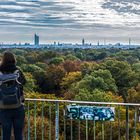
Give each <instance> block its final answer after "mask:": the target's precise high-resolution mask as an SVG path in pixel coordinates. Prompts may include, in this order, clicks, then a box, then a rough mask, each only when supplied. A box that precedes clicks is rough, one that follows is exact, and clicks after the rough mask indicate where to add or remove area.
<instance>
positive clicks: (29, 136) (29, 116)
mask: <svg viewBox="0 0 140 140" xmlns="http://www.w3.org/2000/svg"><path fill="white" fill-rule="evenodd" d="M28 140H30V103H29V101H28Z"/></svg>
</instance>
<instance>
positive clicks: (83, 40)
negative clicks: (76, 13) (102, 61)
mask: <svg viewBox="0 0 140 140" xmlns="http://www.w3.org/2000/svg"><path fill="white" fill-rule="evenodd" d="M82 45H83V46H84V45H85V39H84V38H83V39H82Z"/></svg>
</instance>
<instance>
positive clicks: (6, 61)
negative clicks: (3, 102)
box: [0, 51, 26, 140]
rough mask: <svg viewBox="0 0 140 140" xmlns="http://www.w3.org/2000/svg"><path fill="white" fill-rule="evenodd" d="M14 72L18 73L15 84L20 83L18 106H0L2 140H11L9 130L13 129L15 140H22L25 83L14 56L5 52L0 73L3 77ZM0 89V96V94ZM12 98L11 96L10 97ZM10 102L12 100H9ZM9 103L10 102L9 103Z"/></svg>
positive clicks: (0, 65)
mask: <svg viewBox="0 0 140 140" xmlns="http://www.w3.org/2000/svg"><path fill="white" fill-rule="evenodd" d="M15 71H18V78H17V79H16V81H17V83H20V86H19V89H20V90H19V91H20V94H19V95H20V97H19V98H20V104H19V105H18V106H16V107H15V108H14V106H13V108H12V105H11V107H10V106H7V107H5V108H4V107H3V108H1V106H0V122H1V125H2V140H10V139H11V130H12V128H13V129H14V137H15V140H23V128H24V118H25V111H24V105H23V102H24V98H23V85H25V83H26V79H25V77H24V75H23V73H22V71H21V70H20V68H19V67H17V66H16V58H15V55H14V54H13V53H11V52H8V51H7V52H5V53H4V54H3V57H2V60H1V64H0V72H1V73H2V74H3V75H4V74H5V75H6V74H7V75H8V74H12V73H14V72H15ZM1 91H2V90H1V89H0V94H2V93H1ZM11 97H12V96H11ZM11 100H12V98H11ZM9 102H10V101H9Z"/></svg>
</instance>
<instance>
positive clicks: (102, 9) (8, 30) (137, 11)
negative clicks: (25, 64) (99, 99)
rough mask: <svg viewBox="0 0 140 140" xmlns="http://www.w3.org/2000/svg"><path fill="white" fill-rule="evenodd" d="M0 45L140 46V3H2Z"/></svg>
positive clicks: (58, 0) (86, 0) (103, 0)
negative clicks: (36, 38)
mask: <svg viewBox="0 0 140 140" xmlns="http://www.w3.org/2000/svg"><path fill="white" fill-rule="evenodd" d="M0 28H1V30H0V42H3V43H15V42H16V43H19V42H21V43H25V42H29V43H33V34H38V35H39V36H40V42H41V43H53V42H54V41H56V42H58V41H59V42H66V43H67V42H72V43H79V42H81V39H82V38H85V40H86V41H87V42H88V43H94V44H96V43H97V42H98V41H100V42H101V43H102V44H103V43H104V39H105V40H106V42H108V43H112V44H114V43H118V42H120V43H123V44H128V42H129V38H131V42H132V43H133V44H140V1H139V0H133V1H131V0H121V1H116V0H108V1H106V0H96V1H95V0H76V1H75V0H51V1H47V0H7V1H2V0H0Z"/></svg>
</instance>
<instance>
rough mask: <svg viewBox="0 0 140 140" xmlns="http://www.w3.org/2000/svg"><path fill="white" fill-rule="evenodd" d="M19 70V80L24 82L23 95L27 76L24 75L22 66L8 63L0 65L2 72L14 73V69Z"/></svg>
mask: <svg viewBox="0 0 140 140" xmlns="http://www.w3.org/2000/svg"><path fill="white" fill-rule="evenodd" d="M16 70H19V75H20V76H19V78H18V81H19V82H20V83H21V84H22V85H21V95H23V85H25V83H26V79H25V76H24V75H23V73H22V71H21V70H20V68H18V67H17V66H16V65H15V64H11V63H9V64H6V65H0V72H2V73H7V74H9V73H14V71H16Z"/></svg>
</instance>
